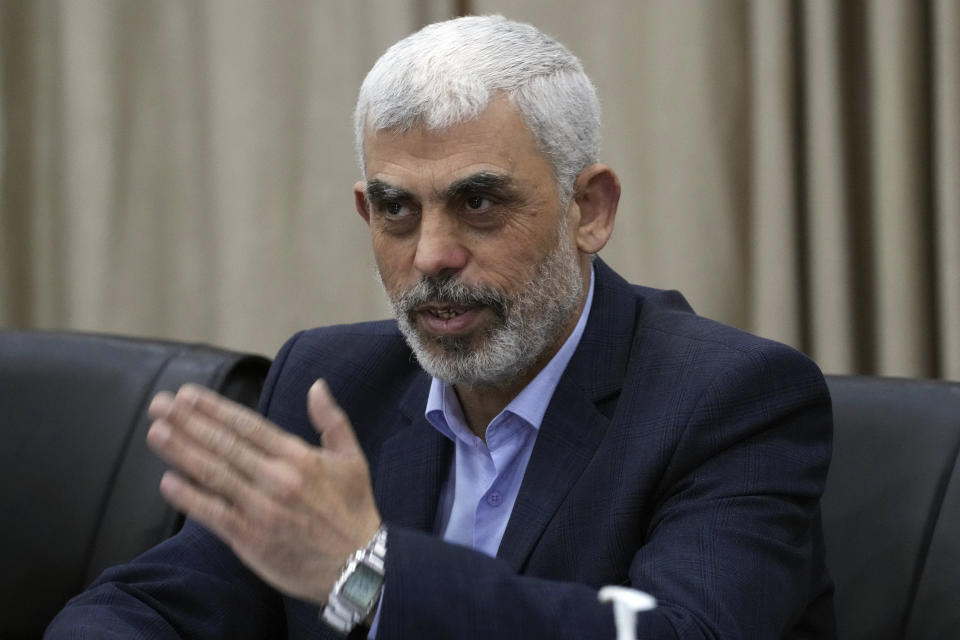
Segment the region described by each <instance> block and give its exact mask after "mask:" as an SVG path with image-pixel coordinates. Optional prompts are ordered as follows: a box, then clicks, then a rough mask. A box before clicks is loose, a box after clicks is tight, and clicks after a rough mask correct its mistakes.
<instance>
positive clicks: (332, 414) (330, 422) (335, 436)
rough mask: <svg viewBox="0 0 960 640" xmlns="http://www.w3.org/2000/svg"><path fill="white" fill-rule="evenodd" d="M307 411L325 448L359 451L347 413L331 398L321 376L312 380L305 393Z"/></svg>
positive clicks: (358, 444)
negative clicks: (314, 380)
mask: <svg viewBox="0 0 960 640" xmlns="http://www.w3.org/2000/svg"><path fill="white" fill-rule="evenodd" d="M307 413H308V414H309V416H310V422H311V423H312V424H313V428H314V429H316V430H317V432H318V433H319V434H320V437H321V438H322V439H323V440H322V441H323V446H324V447H325V448H326V449H328V450H330V451H337V452H341V453H354V452H356V453H359V452H360V443H358V442H357V436H356V434H355V433H354V432H353V427H352V426H350V420H349V419H348V418H347V414H346V413H344V411H343V409H341V408H340V405H338V404H337V403H336V401H335V400H334V399H333V396H332V395H331V394H330V388H329V387H328V386H327V383H326V382H324V380H323V379H322V378H321V379H318V380H317V381H316V382H314V383H313V386H311V387H310V391H309V392H308V393H307Z"/></svg>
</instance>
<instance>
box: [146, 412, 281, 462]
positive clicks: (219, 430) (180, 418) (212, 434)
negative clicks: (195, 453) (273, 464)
mask: <svg viewBox="0 0 960 640" xmlns="http://www.w3.org/2000/svg"><path fill="white" fill-rule="evenodd" d="M167 404H169V406H166V405H167ZM150 406H151V413H155V414H157V415H162V416H163V417H161V418H159V419H158V420H159V421H162V422H163V423H164V424H167V425H169V426H170V427H171V428H173V429H174V430H175V431H176V435H178V436H183V437H186V438H188V439H189V442H192V443H195V445H196V446H198V447H202V448H204V449H206V450H207V451H209V452H210V453H212V454H214V455H215V456H216V457H217V458H218V459H219V460H223V461H225V462H227V463H228V464H230V465H231V466H233V467H234V468H236V469H237V471H239V472H240V473H242V474H244V475H245V476H247V477H248V478H257V477H260V476H262V475H263V474H264V466H265V465H266V463H267V462H268V460H267V456H268V455H269V454H267V453H266V452H265V451H263V450H262V449H260V448H258V447H257V446H256V445H255V444H253V443H251V442H250V441H248V440H245V439H244V438H242V437H241V436H239V435H238V434H237V432H236V431H234V430H232V429H229V428H227V427H225V426H224V425H223V424H221V423H219V422H216V421H215V420H213V419H211V418H209V417H207V416H206V414H203V413H201V412H199V411H195V410H193V409H192V408H190V407H188V406H186V405H185V404H184V403H182V402H181V403H175V402H173V399H172V397H169V398H168V397H163V396H159V395H158V396H157V397H156V398H154V401H153V402H152V403H151V405H150ZM148 433H149V432H148ZM154 435H155V437H157V436H159V435H160V434H159V433H155V434H154ZM148 441H149V440H148ZM184 445H186V442H185V443H184Z"/></svg>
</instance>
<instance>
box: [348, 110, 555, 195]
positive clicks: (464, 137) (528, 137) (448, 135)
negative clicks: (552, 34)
mask: <svg viewBox="0 0 960 640" xmlns="http://www.w3.org/2000/svg"><path fill="white" fill-rule="evenodd" d="M364 160H365V167H366V178H367V180H374V179H376V180H380V181H383V182H387V183H390V184H393V185H395V186H398V187H404V188H405V189H410V190H416V189H420V188H424V189H442V188H444V187H445V186H447V185H448V184H449V183H451V182H453V181H455V180H458V179H462V178H464V177H466V176H469V175H471V174H475V173H479V172H486V173H490V172H493V173H499V174H504V175H509V176H510V177H511V178H513V179H514V180H516V181H519V182H521V183H527V184H529V185H530V186H538V185H540V184H541V183H543V184H544V186H550V187H552V186H553V173H552V167H551V165H550V163H549V162H548V161H547V158H546V156H544V154H543V153H542V152H541V151H540V149H539V148H538V146H537V144H536V140H535V139H534V137H533V134H532V133H531V132H530V130H529V129H528V128H527V126H526V123H525V122H524V120H523V117H522V116H521V115H520V112H519V111H518V110H517V109H516V107H514V106H513V105H512V104H511V103H510V102H509V101H508V100H507V99H506V98H496V99H494V100H491V102H490V105H489V106H488V107H487V108H486V109H485V110H484V111H483V113H481V114H480V116H479V117H478V118H476V119H474V120H470V121H468V122H464V123H461V124H457V125H454V126H451V127H449V128H447V129H443V130H440V131H429V130H426V129H423V128H417V129H413V130H410V131H405V132H398V131H395V130H390V129H386V130H381V131H377V132H371V131H368V133H367V135H366V137H365V140H364Z"/></svg>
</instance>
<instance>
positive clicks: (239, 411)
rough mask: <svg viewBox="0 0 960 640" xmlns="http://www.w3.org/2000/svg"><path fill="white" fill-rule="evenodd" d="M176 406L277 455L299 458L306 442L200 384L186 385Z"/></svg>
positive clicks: (178, 393) (182, 388) (177, 398)
mask: <svg viewBox="0 0 960 640" xmlns="http://www.w3.org/2000/svg"><path fill="white" fill-rule="evenodd" d="M174 405H175V407H180V406H183V407H185V408H188V409H191V410H194V411H198V412H200V413H202V414H204V415H205V416H206V417H207V418H209V419H210V420H212V421H214V422H217V423H219V424H220V425H222V426H223V427H225V428H227V429H229V430H231V431H233V432H234V433H235V434H236V435H238V436H240V437H241V438H243V439H244V440H247V441H248V442H250V443H252V444H254V445H256V446H257V447H258V448H260V449H262V450H263V451H265V452H266V453H269V454H271V455H274V456H281V457H283V456H300V455H302V454H303V453H304V451H303V448H304V447H305V443H304V442H303V441H302V440H300V439H299V438H297V437H296V436H293V435H290V434H289V433H287V432H286V431H284V430H282V429H280V428H279V427H278V426H276V425H274V424H273V423H271V422H270V421H269V420H267V419H266V418H264V417H263V416H261V415H260V414H259V413H257V412H256V411H254V410H252V409H250V408H248V407H246V406H244V405H241V404H238V403H236V402H233V401H232V400H229V399H227V398H224V397H223V396H221V395H220V394H218V393H215V392H213V391H211V390H209V389H205V388H203V387H200V386H198V385H193V384H188V385H184V386H183V387H181V388H180V390H179V391H178V392H177V395H176V398H175V400H174Z"/></svg>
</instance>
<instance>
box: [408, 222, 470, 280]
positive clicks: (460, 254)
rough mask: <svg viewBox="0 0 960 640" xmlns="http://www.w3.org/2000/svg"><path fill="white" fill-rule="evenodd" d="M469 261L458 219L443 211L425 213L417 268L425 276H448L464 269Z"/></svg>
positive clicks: (416, 263)
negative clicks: (458, 226)
mask: <svg viewBox="0 0 960 640" xmlns="http://www.w3.org/2000/svg"><path fill="white" fill-rule="evenodd" d="M469 258H470V252H469V251H468V250H467V248H466V246H465V245H464V243H463V241H462V238H461V233H460V230H459V229H458V228H457V223H456V220H453V219H451V216H449V215H446V214H445V213H444V212H443V211H424V212H423V213H422V217H421V219H420V236H419V238H418V239H417V253H416V256H414V260H413V266H414V268H416V269H417V270H418V271H419V272H420V273H422V274H424V275H431V276H436V275H445V274H447V273H449V272H456V271H460V270H461V269H463V268H464V267H465V266H466V265H467V261H468V260H469Z"/></svg>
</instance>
